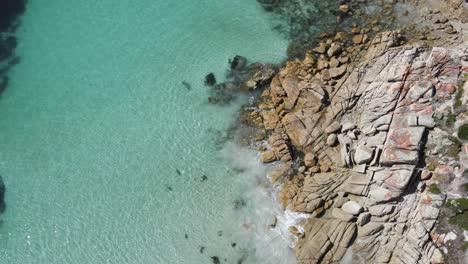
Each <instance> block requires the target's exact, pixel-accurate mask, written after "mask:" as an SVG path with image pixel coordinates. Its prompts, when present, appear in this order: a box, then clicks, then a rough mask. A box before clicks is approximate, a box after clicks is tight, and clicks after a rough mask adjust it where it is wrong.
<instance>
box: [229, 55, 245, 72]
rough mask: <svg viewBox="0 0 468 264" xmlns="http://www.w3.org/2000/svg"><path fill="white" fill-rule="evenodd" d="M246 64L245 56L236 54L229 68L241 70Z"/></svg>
mask: <svg viewBox="0 0 468 264" xmlns="http://www.w3.org/2000/svg"><path fill="white" fill-rule="evenodd" d="M245 66H247V59H246V58H245V57H242V56H239V55H236V56H234V58H233V59H232V61H231V70H235V71H242V70H244V69H245Z"/></svg>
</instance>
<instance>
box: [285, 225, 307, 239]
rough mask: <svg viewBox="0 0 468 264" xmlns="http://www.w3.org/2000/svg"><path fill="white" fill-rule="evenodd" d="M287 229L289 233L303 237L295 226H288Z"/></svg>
mask: <svg viewBox="0 0 468 264" xmlns="http://www.w3.org/2000/svg"><path fill="white" fill-rule="evenodd" d="M288 230H289V233H291V234H292V235H294V236H297V237H303V236H304V234H303V233H301V232H300V231H299V229H297V227H295V226H290V227H289V228H288Z"/></svg>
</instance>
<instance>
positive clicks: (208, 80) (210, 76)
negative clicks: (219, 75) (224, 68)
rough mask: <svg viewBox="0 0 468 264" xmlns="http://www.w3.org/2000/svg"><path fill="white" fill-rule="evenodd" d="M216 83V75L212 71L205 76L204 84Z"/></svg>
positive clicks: (211, 84)
mask: <svg viewBox="0 0 468 264" xmlns="http://www.w3.org/2000/svg"><path fill="white" fill-rule="evenodd" d="M215 84H216V77H215V75H214V73H212V72H211V73H209V74H207V75H206V76H205V85H206V86H213V85H215Z"/></svg>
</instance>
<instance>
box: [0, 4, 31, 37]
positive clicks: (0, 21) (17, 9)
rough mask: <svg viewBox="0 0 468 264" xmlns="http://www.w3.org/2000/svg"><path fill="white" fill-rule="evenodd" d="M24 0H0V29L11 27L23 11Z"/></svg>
mask: <svg viewBox="0 0 468 264" xmlns="http://www.w3.org/2000/svg"><path fill="white" fill-rule="evenodd" d="M26 2H27V1H26V0H1V1H0V31H5V30H7V29H9V28H10V27H12V26H13V25H14V23H15V21H16V18H17V17H18V16H19V15H21V14H22V13H24V10H25V6H26Z"/></svg>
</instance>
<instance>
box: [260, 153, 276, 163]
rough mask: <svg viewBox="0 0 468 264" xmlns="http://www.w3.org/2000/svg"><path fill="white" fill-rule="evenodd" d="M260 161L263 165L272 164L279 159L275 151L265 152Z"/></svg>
mask: <svg viewBox="0 0 468 264" xmlns="http://www.w3.org/2000/svg"><path fill="white" fill-rule="evenodd" d="M260 160H261V161H262V162H263V163H270V162H273V161H276V160H277V157H276V155H275V152H274V151H273V150H268V151H265V152H263V153H262V154H261V155H260Z"/></svg>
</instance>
